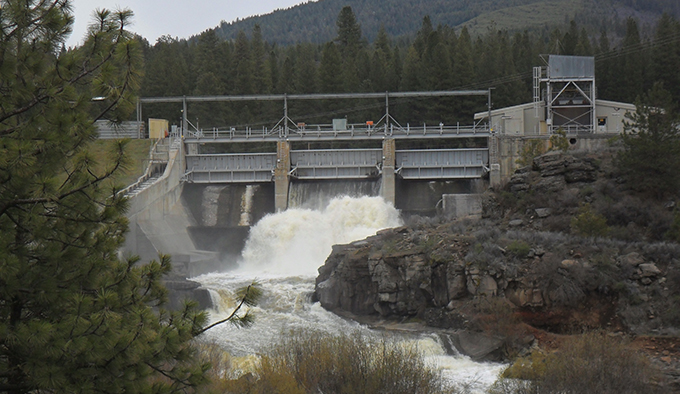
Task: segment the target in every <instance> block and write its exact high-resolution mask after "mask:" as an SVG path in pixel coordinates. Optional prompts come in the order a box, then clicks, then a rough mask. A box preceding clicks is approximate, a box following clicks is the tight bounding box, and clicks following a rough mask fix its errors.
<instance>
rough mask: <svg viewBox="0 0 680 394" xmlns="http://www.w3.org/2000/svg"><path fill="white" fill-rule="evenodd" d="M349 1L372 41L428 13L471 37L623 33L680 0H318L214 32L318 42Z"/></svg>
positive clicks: (398, 32) (407, 29) (674, 11)
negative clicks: (561, 31) (628, 23)
mask: <svg viewBox="0 0 680 394" xmlns="http://www.w3.org/2000/svg"><path fill="white" fill-rule="evenodd" d="M347 5H348V6H350V7H352V9H353V10H354V12H355V13H356V15H357V19H358V21H359V23H360V24H361V27H362V28H363V29H364V31H365V32H366V33H365V34H366V36H365V37H366V38H367V39H368V41H369V42H372V41H373V40H374V39H375V38H376V37H377V32H378V29H379V28H380V26H381V25H382V26H384V27H385V30H386V31H387V33H388V34H389V35H390V36H393V37H400V36H410V35H413V34H414V33H415V32H416V31H417V30H418V29H419V28H420V22H421V20H422V18H423V17H424V16H426V15H429V16H430V17H431V19H432V23H433V25H434V26H437V25H439V24H443V25H448V26H451V27H455V28H458V29H460V28H461V27H462V26H463V25H466V26H468V29H470V32H471V34H472V35H473V36H475V35H476V34H483V33H486V30H487V29H489V28H492V29H494V28H501V29H509V30H511V31H521V30H524V29H532V30H539V29H544V28H545V26H546V25H548V26H551V27H555V25H556V24H565V25H566V24H568V22H569V21H570V20H572V19H574V20H576V22H578V23H579V24H581V25H584V26H586V27H587V29H588V30H589V31H599V30H601V29H602V28H607V29H608V30H610V31H615V32H620V36H622V35H623V33H624V27H625V20H626V18H627V17H629V16H633V17H635V18H637V19H638V20H639V21H640V22H641V24H642V25H652V24H653V23H654V21H655V20H656V19H658V17H659V16H660V15H661V13H663V12H668V13H670V14H671V15H674V16H676V17H680V2H678V1H676V0H477V1H470V0H428V1H422V0H372V1H366V0H319V1H316V2H312V1H310V2H307V3H305V4H301V5H298V6H295V7H291V8H289V9H285V10H277V11H275V12H272V13H270V14H266V15H261V16H253V17H250V18H246V19H243V20H237V21H235V22H230V21H225V22H222V23H221V24H220V26H218V27H217V28H216V31H217V35H218V36H219V37H221V38H224V39H235V38H236V37H237V35H238V32H239V31H241V30H244V31H247V32H250V31H252V29H253V27H254V26H255V25H256V24H259V25H260V26H261V28H262V36H263V37H264V39H265V40H267V41H268V42H271V43H277V44H280V45H289V44H296V43H298V42H313V43H317V44H320V43H324V42H326V41H329V40H331V39H333V37H334V36H335V17H336V15H338V13H339V12H340V10H341V9H342V7H344V6H347Z"/></svg>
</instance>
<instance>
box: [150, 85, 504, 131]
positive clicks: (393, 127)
mask: <svg viewBox="0 0 680 394" xmlns="http://www.w3.org/2000/svg"><path fill="white" fill-rule="evenodd" d="M453 96H487V97H488V100H487V102H488V109H489V113H490V112H491V89H488V90H446V91H423V92H384V93H334V94H274V95H242V96H230V95H224V96H175V97H142V98H140V99H139V101H138V103H137V121H138V122H141V121H142V105H143V104H152V103H181V104H182V127H181V132H182V137H183V139H184V140H185V141H187V142H193V141H199V140H200V141H201V142H218V143H222V142H249V141H253V140H255V141H263V140H265V141H277V140H281V139H291V140H292V139H298V140H305V141H306V140H347V139H382V138H383V137H385V136H387V137H392V138H397V139H399V138H423V136H425V137H426V138H442V137H444V138H446V137H453V138H461V137H470V136H473V137H483V136H484V133H488V132H489V128H488V126H486V125H484V126H481V127H480V126H478V125H472V126H461V125H459V124H456V125H444V124H439V125H436V126H427V125H422V126H415V127H412V126H410V125H406V126H402V125H401V124H400V123H399V122H397V121H396V120H395V119H394V118H393V117H392V115H391V114H390V99H394V98H424V97H453ZM382 98H384V99H385V113H384V115H383V116H382V118H381V119H380V120H378V121H377V122H375V123H374V124H371V123H368V122H367V123H361V124H337V123H334V124H326V125H312V126H310V125H307V124H305V123H299V122H294V121H293V120H292V119H291V118H290V117H289V114H288V102H289V101H294V100H312V101H314V100H353V99H354V100H356V99H382ZM248 101H280V102H282V104H283V117H282V118H281V119H280V120H279V121H278V122H277V123H276V124H275V125H274V126H273V127H271V128H267V127H263V128H262V129H253V128H252V127H247V126H244V127H242V128H238V127H228V128H225V129H219V128H213V129H210V130H199V129H194V130H193V131H192V130H190V128H189V125H190V122H189V120H188V119H189V118H188V104H189V103H206V102H248Z"/></svg>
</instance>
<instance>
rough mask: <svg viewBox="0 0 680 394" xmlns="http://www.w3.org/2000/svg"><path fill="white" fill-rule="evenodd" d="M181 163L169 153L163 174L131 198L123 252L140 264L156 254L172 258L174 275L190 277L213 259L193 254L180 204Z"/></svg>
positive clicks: (185, 214) (190, 220)
mask: <svg viewBox="0 0 680 394" xmlns="http://www.w3.org/2000/svg"><path fill="white" fill-rule="evenodd" d="M183 175H184V162H183V159H182V157H181V153H180V151H178V150H175V151H170V154H169V161H168V165H167V167H166V169H165V172H164V174H163V175H162V176H161V177H160V178H159V179H158V180H157V181H156V182H155V183H154V184H153V185H151V186H149V187H148V188H146V189H144V190H142V191H141V192H139V193H138V194H137V195H136V196H134V197H132V198H130V200H129V202H130V208H129V211H128V213H127V217H128V220H129V221H130V232H129V233H128V234H127V236H126V242H125V245H124V252H126V253H131V254H135V255H139V256H140V257H141V258H142V261H149V260H151V259H155V258H157V257H158V253H163V254H170V255H172V256H173V267H174V273H175V274H177V275H178V276H184V277H188V276H193V275H196V274H198V273H201V272H200V271H202V270H201V268H200V266H201V264H200V263H198V262H199V261H203V262H205V264H214V262H213V261H211V260H214V258H215V257H214V255H213V254H211V253H206V252H203V251H198V250H196V247H195V246H194V243H193V241H192V240H191V237H190V235H189V232H188V228H189V227H191V226H193V225H195V224H196V223H195V221H194V220H193V218H192V216H191V214H190V212H189V211H188V209H187V208H186V207H185V206H184V204H183V203H182V201H181V195H182V188H183V184H182V182H181V179H182V176H183Z"/></svg>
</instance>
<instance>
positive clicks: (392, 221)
mask: <svg viewBox="0 0 680 394" xmlns="http://www.w3.org/2000/svg"><path fill="white" fill-rule="evenodd" d="M399 225H401V220H400V218H399V211H397V210H396V209H395V208H394V207H393V206H392V205H391V204H387V203H385V200H383V199H382V198H380V197H359V198H352V197H346V196H345V197H340V198H335V199H333V200H331V202H330V203H329V204H328V206H327V207H326V208H325V209H323V210H311V209H300V208H294V209H289V210H287V211H284V212H281V213H277V214H274V215H267V216H265V217H264V218H262V220H260V222H258V223H257V225H255V226H254V227H253V228H252V229H251V230H250V235H249V237H248V240H247V241H246V245H245V248H244V250H243V261H242V262H241V264H240V266H241V268H240V271H241V272H248V271H254V272H256V273H257V274H258V275H261V274H262V273H263V272H267V273H276V274H280V275H300V274H311V275H316V270H317V269H318V268H319V267H320V266H321V265H322V264H323V263H324V261H325V260H326V258H327V257H328V255H329V254H330V252H331V248H332V246H333V245H335V244H344V243H348V242H351V241H354V240H357V239H363V238H366V237H367V236H369V235H373V234H375V232H376V231H377V230H380V229H383V228H388V227H396V226H399Z"/></svg>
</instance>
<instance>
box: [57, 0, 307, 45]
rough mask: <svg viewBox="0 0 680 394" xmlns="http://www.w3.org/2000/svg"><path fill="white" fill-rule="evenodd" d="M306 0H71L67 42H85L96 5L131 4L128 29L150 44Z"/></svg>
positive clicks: (124, 5)
mask: <svg viewBox="0 0 680 394" xmlns="http://www.w3.org/2000/svg"><path fill="white" fill-rule="evenodd" d="M305 2H307V1H306V0H72V4H73V6H74V14H75V17H76V20H75V23H74V25H73V33H72V35H71V37H70V38H69V40H68V41H67V42H66V45H67V46H74V45H76V44H79V43H81V42H82V39H83V36H84V35H85V30H86V29H87V25H88V24H89V23H90V22H91V20H92V11H94V10H95V9H97V8H108V9H117V8H129V9H131V10H132V11H133V12H134V13H135V18H134V20H133V24H132V26H131V27H130V29H129V30H131V31H134V32H136V33H138V34H139V35H141V36H142V37H144V38H146V39H147V40H149V43H151V45H153V44H155V43H156V39H157V38H158V37H160V36H162V35H166V34H169V35H170V36H172V37H178V38H186V37H189V36H191V35H194V34H198V33H200V32H202V31H204V30H207V29H210V28H213V27H215V26H217V25H219V24H220V22H221V21H227V22H231V21H233V20H235V19H236V18H240V19H243V18H246V17H248V16H251V15H262V14H268V13H270V12H272V11H274V10H275V9H277V8H288V7H291V6H293V5H296V4H300V3H305Z"/></svg>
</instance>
